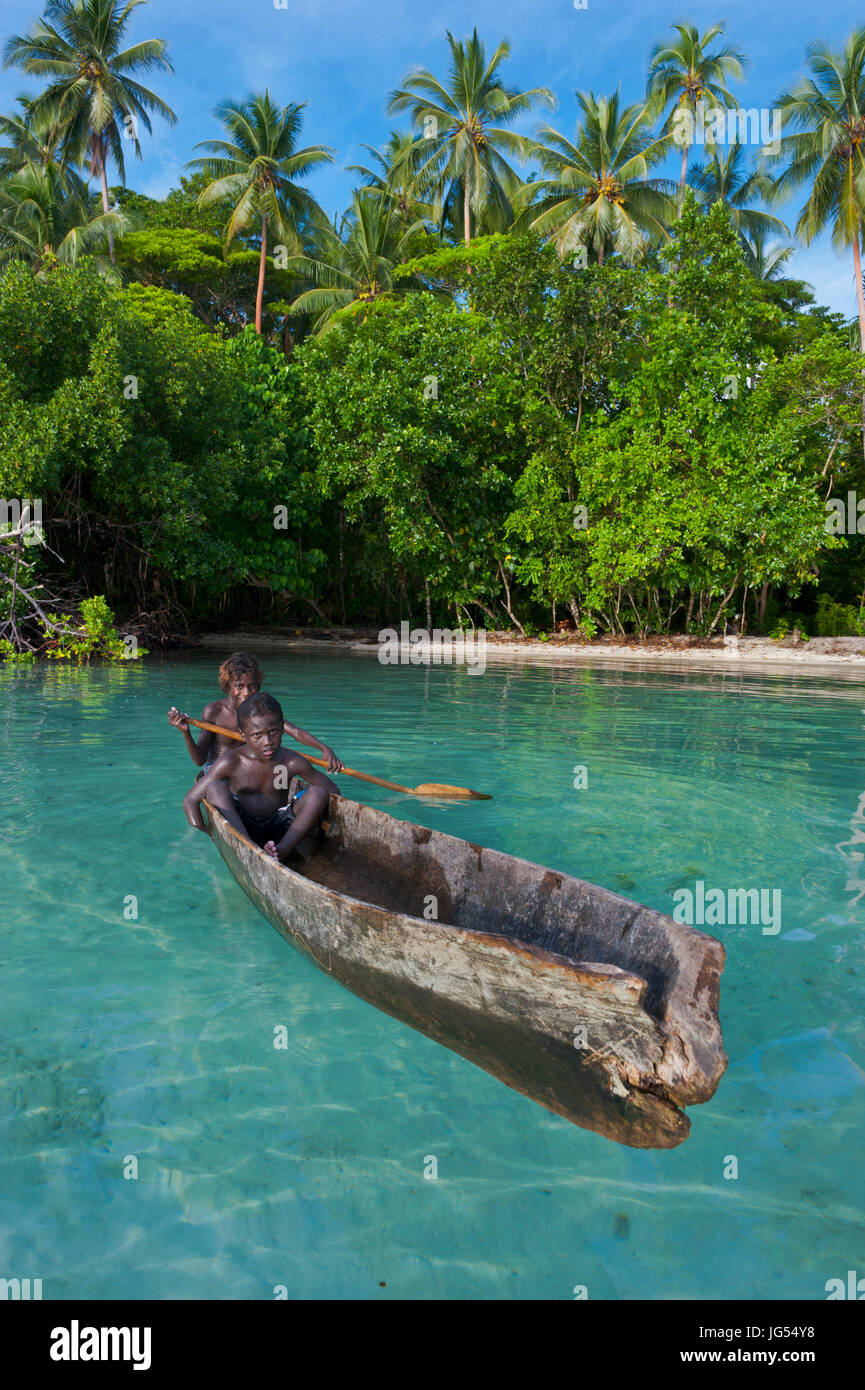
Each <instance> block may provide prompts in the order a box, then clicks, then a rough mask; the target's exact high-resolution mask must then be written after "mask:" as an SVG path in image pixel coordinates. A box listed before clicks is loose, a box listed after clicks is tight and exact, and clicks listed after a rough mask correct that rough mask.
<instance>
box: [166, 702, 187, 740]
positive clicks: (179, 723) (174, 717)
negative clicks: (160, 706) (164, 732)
mask: <svg viewBox="0 0 865 1390" xmlns="http://www.w3.org/2000/svg"><path fill="white" fill-rule="evenodd" d="M168 722H169V724H170V725H171V727H172V729H179V730H180V732H181V733H182V734H188V733H189V724H188V722H187V720H186V719H185V718H184V717H183V715H182V714H181V713H180V710H179V709H177V708H176V706H175V705H172V706H171V709H170V710H169V711H168Z"/></svg>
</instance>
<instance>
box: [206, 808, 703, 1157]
mask: <svg viewBox="0 0 865 1390" xmlns="http://www.w3.org/2000/svg"><path fill="white" fill-rule="evenodd" d="M207 813H208V823H209V827H210V832H211V836H212V838H213V840H214V841H215V842H216V845H217V847H218V849H219V852H220V854H221V855H222V857H223V859H224V860H225V863H226V864H227V866H228V868H229V870H230V871H231V873H232V874H233V875H234V877H235V879H236V880H237V882H238V884H239V885H240V887H241V888H242V889H243V891H244V892H245V893H246V894H247V896H248V897H249V898H251V900H252V902H254V903H255V905H256V907H257V908H258V909H259V910H260V912H262V913H263V915H264V916H265V917H266V918H267V919H268V921H269V922H271V923H272V924H273V926H274V927H276V929H277V931H278V932H279V933H280V934H281V935H282V936H284V937H285V939H286V941H288V942H289V943H290V944H291V945H292V946H294V947H296V948H297V949H298V950H299V951H301V952H303V954H304V955H306V956H308V957H309V958H310V959H311V960H312V961H314V962H315V964H316V965H317V966H318V967H319V968H320V969H321V970H323V971H324V972H326V973H327V974H328V975H332V976H333V977H334V979H336V980H338V981H339V982H340V983H341V984H342V985H344V986H345V987H346V988H347V989H350V990H352V991H353V993H355V994H357V995H359V996H360V997H361V998H362V999H365V1000H367V1001H368V1002H369V1003H370V1004H373V1005H375V1007H376V1008H377V1009H382V1010H383V1011H384V1012H385V1013H388V1014H391V1015H392V1016H393V1017H394V1018H397V1019H400V1020H401V1021H402V1022H403V1023H407V1024H409V1026H410V1027H412V1028H416V1029H418V1031H419V1032H421V1033H425V1034H426V1035H427V1036H428V1037H430V1038H434V1039H435V1041H436V1042H439V1043H442V1044H443V1045H444V1046H445V1047H449V1048H451V1049H452V1050H453V1051H454V1052H458V1053H459V1054H460V1055H461V1056H463V1057H466V1058H467V1059H468V1060H469V1061H470V1062H474V1063H475V1065H476V1066H478V1067H482V1068H483V1070H484V1071H487V1072H490V1073H491V1074H492V1075H493V1076H495V1077H497V1078H498V1079H499V1080H500V1081H503V1082H505V1084H506V1085H508V1086H511V1087H513V1088H514V1089H515V1090H517V1091H520V1092H522V1094H523V1095H525V1096H528V1097H530V1098H531V1099H532V1100H534V1101H537V1102H538V1103H539V1104H540V1105H543V1106H546V1108H547V1109H548V1110H551V1111H553V1112H554V1113H555V1114H557V1115H561V1116H563V1117H564V1118H565V1119H567V1120H570V1121H571V1122H572V1123H573V1124H576V1125H580V1126H581V1127H582V1128H584V1129H590V1130H594V1131H595V1132H596V1133H598V1134H602V1135H604V1136H605V1137H606V1138H608V1139H613V1140H616V1141H617V1142H618V1143H622V1144H628V1145H631V1146H632V1147H635V1148H674V1147H675V1146H676V1145H677V1144H680V1143H681V1142H682V1141H683V1140H684V1139H685V1138H687V1135H688V1132H689V1129H690V1123H689V1121H688V1118H687V1116H686V1115H685V1114H684V1111H683V1107H684V1106H686V1105H697V1104H700V1103H701V1102H703V1101H707V1100H709V1098H710V1097H711V1096H712V1095H713V1094H714V1092H715V1090H716V1088H717V1086H718V1083H719V1081H720V1079H721V1076H722V1075H723V1073H724V1070H725V1068H726V1065H727V1057H726V1053H725V1052H724V1047H723V1043H722V1039H721V1027H720V1022H719V1019H718V999H719V992H720V976H721V971H722V969H723V966H724V948H723V946H722V945H721V943H720V942H719V941H717V940H715V938H714V937H711V936H707V935H705V934H704V933H703V932H698V931H694V930H693V929H691V928H689V927H685V926H680V925H678V924H677V923H675V922H673V920H672V919H671V918H670V917H667V916H664V915H663V914H662V913H660V912H654V911H652V910H651V909H649V908H647V907H641V906H640V905H639V904H638V903H635V902H631V901H629V900H628V899H627V898H623V897H620V896H619V895H618V894H616V893H612V892H610V891H608V890H607V889H605V888H599V887H596V886H595V885H594V884H591V883H586V882H583V881H582V880H581V879H578V878H572V877H571V876H570V875H568V874H564V873H559V872H556V871H555V870H553V869H547V868H544V867H543V866H541V865H539V864H531V863H529V862H527V861H526V860H523V859H515V858H512V857H511V856H510V855H508V854H502V853H499V852H497V851H496V850H491V849H484V848H482V847H481V846H480V845H474V844H470V843H469V842H467V841H465V840H459V839H456V838H454V837H453V836H451V835H444V834H441V833H440V832H439V831H436V830H428V829H426V828H425V827H424V826H420V825H415V824H414V823H413V822H410V821H399V820H395V819H394V818H393V817H392V816H388V815H386V814H385V813H384V812H383V811H378V810H375V809H374V808H373V807H371V806H364V805H361V804H360V803H358V802H356V801H349V800H346V799H345V798H343V797H340V796H332V797H331V801H330V808H329V813H328V820H327V822H326V826H327V828H326V830H325V831H324V833H323V837H322V840H321V843H320V846H319V848H318V849H316V851H315V853H314V854H313V855H312V857H311V859H310V860H309V862H308V863H306V864H300V862H299V861H298V865H297V867H295V866H294V865H293V864H292V867H290V868H288V867H283V866H282V865H280V864H278V863H277V862H276V861H275V860H273V859H271V858H270V857H269V856H268V855H266V854H265V853H264V851H263V850H260V849H258V848H257V846H256V845H254V844H253V843H252V842H251V841H250V840H248V839H247V838H246V837H245V836H244V835H241V834H240V833H238V831H236V830H235V829H234V828H233V827H232V826H230V825H229V824H228V822H227V821H226V820H225V818H224V817H223V816H222V815H220V814H219V812H215V811H214V810H213V809H212V808H211V807H207ZM432 914H435V916H433V915H432Z"/></svg>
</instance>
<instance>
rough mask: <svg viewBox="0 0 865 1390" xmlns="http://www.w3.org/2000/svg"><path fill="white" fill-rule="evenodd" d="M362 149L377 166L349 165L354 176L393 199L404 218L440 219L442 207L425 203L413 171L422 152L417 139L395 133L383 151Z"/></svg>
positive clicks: (371, 146)
mask: <svg viewBox="0 0 865 1390" xmlns="http://www.w3.org/2000/svg"><path fill="white" fill-rule="evenodd" d="M361 149H364V150H366V151H367V152H368V153H369V154H370V155H371V156H372V159H373V163H374V165H376V166H377V167H375V168H372V169H370V168H368V167H367V166H366V165H364V164H349V165H347V166H346V167H347V169H348V171H349V172H350V173H353V174H360V176H361V183H362V185H363V187H364V188H370V189H375V190H376V192H378V193H380V194H382V195H383V196H384V197H386V198H388V199H390V200H391V202H393V204H394V206H395V207H397V208H398V209H399V211H400V212H401V213H402V215H403V217H406V218H409V219H410V220H411V221H413V222H417V221H426V222H430V223H432V222H433V221H438V220H440V217H441V208H440V206H439V207H436V206H435V205H434V204H432V203H429V202H425V201H424V200H423V195H422V194H421V190H420V187H419V181H418V178H417V176H416V174H414V173H413V171H412V167H411V166H412V162H413V160H416V156H417V153H418V142H417V141H416V140H415V139H414V136H412V135H408V134H406V133H405V132H404V131H399V130H392V131H391V133H390V138H389V139H388V142H387V144H386V145H385V146H384V147H383V148H382V149H380V150H379V149H376V148H375V146H374V145H362V146H361Z"/></svg>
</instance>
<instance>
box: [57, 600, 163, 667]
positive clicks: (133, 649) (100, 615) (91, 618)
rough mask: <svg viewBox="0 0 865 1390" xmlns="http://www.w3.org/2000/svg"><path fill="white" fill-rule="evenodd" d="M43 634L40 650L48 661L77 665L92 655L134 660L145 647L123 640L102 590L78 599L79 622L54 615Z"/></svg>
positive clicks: (143, 652) (143, 651) (108, 659)
mask: <svg viewBox="0 0 865 1390" xmlns="http://www.w3.org/2000/svg"><path fill="white" fill-rule="evenodd" d="M82 624H83V626H82ZM46 634H47V638H46V643H45V646H44V649H43V654H44V655H45V656H47V657H48V658H49V659H50V660H52V661H74V662H76V663H77V664H78V665H81V664H83V663H84V662H90V661H92V660H93V659H94V657H95V658H98V659H100V660H103V661H138V660H140V658H141V657H142V656H146V655H147V648H146V647H139V646H138V645H137V643H136V644H134V645H133V644H130V643H128V642H124V640H123V638H122V637H121V636H120V634H119V633H118V631H117V629H116V627H115V626H114V614H113V613H112V611H111V609H110V608H109V607H108V604H107V603H106V601H105V597H104V595H102V594H97V595H96V596H95V597H94V598H85V599H82V601H81V624H77V625H76V624H75V623H74V622H73V621H72V619H71V618H67V617H62V618H59V619H55V626H54V627H53V628H52V629H51V630H50V632H49V631H48V629H46Z"/></svg>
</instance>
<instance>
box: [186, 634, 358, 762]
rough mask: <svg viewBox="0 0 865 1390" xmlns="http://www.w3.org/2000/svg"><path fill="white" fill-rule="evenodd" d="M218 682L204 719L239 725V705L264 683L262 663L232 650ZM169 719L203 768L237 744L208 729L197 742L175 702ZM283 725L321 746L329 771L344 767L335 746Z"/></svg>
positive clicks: (291, 733) (296, 737) (310, 743)
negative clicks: (219, 696)
mask: <svg viewBox="0 0 865 1390" xmlns="http://www.w3.org/2000/svg"><path fill="white" fill-rule="evenodd" d="M219 684H220V685H221V686H222V690H223V695H222V699H221V700H212V701H211V703H210V704H209V705H205V706H204V710H203V713H202V715H201V718H202V721H203V723H205V724H221V725H222V726H223V727H224V728H226V729H236V728H237V711H238V709H239V708H240V706H241V705H242V704H243V702H244V700H248V699H249V697H250V695H257V694H258V692H259V690H260V689H261V687H262V685H263V684H264V677H263V676H262V674H261V667H260V666H259V664H258V662H257V661H256V659H255V657H254V656H251V655H250V654H249V652H232V654H231V656H229V657H228V658H227V659H226V660H225V661H223V663H222V665H221V666H220V668H219ZM168 722H169V724H171V726H172V727H173V728H175V729H179V730H180V732H181V733H182V734H183V737H184V739H185V740H186V748H187V751H188V753H189V756H190V758H191V759H192V761H193V762H194V763H195V765H196V767H200V768H202V769H203V771H204V772H209V771H210V769H211V768H212V767H213V764H214V762H215V761H216V759H217V758H218V757H219V755H220V753H227V752H228V750H229V748H232V747H234V744H235V740H234V739H232V738H223V736H222V735H221V734H212V733H211V732H210V730H209V729H204V730H203V731H202V734H201V737H200V738H199V740H198V742H197V743H196V742H195V739H194V738H193V737H192V734H191V733H190V730H189V724H188V723H187V721H186V720H185V719H184V717H183V715H182V714H181V713H180V711H179V710H178V709H176V708H175V707H174V705H172V706H171V709H170V710H169V711H168ZM283 728H284V729H285V732H286V733H287V734H288V736H289V738H293V739H294V740H295V741H296V742H297V743H305V744H306V746H307V747H308V748H318V749H320V750H321V754H322V756H323V758H324V760H325V762H326V763H327V770H328V772H340V771H341V770H342V766H343V765H342V763H341V762H340V760H339V758H338V757H337V756H336V754H335V753H334V751H333V749H332V748H328V746H327V744H326V743H321V742H320V741H319V740H318V739H317V738H316V737H315V735H314V734H308V733H307V732H306V729H299V728H298V727H297V725H296V724H289V722H288V720H287V719H286V720H285V721H284V723H283Z"/></svg>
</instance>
